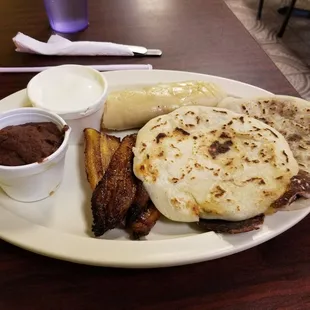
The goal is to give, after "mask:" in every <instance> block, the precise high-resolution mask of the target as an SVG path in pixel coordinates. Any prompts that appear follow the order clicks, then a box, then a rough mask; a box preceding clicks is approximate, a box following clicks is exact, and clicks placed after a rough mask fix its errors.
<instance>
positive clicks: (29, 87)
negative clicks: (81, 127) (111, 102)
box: [26, 64, 108, 119]
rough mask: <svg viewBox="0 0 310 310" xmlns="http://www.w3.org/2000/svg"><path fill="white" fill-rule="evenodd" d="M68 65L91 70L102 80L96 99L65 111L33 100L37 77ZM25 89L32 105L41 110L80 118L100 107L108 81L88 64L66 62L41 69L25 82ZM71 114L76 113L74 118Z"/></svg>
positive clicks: (106, 90)
mask: <svg viewBox="0 0 310 310" xmlns="http://www.w3.org/2000/svg"><path fill="white" fill-rule="evenodd" d="M70 67H71V68H78V69H79V70H87V71H91V72H93V73H94V74H95V75H96V76H98V78H99V79H100V80H101V81H102V84H103V91H102V93H101V94H100V96H99V97H98V98H97V99H94V101H93V102H91V103H90V104H89V106H88V107H87V108H82V109H76V110H74V109H71V110H65V111H57V110H52V109H49V108H47V107H45V106H44V104H43V103H42V102H38V101H36V100H34V98H33V87H35V83H36V82H37V80H38V79H40V77H41V76H42V75H44V74H49V72H51V71H57V70H62V69H64V68H70ZM26 90H27V96H28V98H29V100H30V101H31V103H32V105H33V106H34V107H36V108H40V109H43V110H46V111H49V112H53V113H57V114H58V115H60V116H62V117H64V118H67V119H78V118H81V117H83V116H88V115H90V114H93V113H95V112H96V111H98V110H99V109H100V107H101V101H102V100H103V99H104V97H105V96H107V93H108V82H107V80H106V78H105V76H104V75H102V74H101V73H100V72H99V71H98V70H95V69H93V68H91V67H88V66H83V65H74V64H72V65H70V64H68V65H60V66H55V67H51V68H49V69H46V70H43V71H42V72H40V73H38V74H37V75H35V76H34V77H33V78H32V79H31V80H30V81H29V83H28V84H27V88H26ZM66 114H69V115H70V117H66V116H65V115H66ZM72 114H76V118H74V117H72Z"/></svg>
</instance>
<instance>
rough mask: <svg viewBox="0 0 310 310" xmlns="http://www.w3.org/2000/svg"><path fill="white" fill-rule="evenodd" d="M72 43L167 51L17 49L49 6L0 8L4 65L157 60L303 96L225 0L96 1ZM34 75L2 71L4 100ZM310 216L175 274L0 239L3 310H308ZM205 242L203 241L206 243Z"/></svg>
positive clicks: (37, 31)
mask: <svg viewBox="0 0 310 310" xmlns="http://www.w3.org/2000/svg"><path fill="white" fill-rule="evenodd" d="M89 2H90V27H89V28H88V29H87V30H86V31H84V32H82V33H79V34H77V35H73V36H68V37H69V38H72V39H87V40H104V41H113V42H120V43H127V44H137V45H145V46H147V47H155V48H161V49H162V50H163V52H164V54H163V56H162V57H161V58H128V59H125V58H116V57H110V58H108V57H95V58H91V57H76V58H71V57H44V56H37V55H27V54H19V53H16V52H14V46H13V43H12V40H11V39H12V37H13V36H14V35H15V34H16V33H17V32H18V31H22V32H24V33H25V34H28V35H30V36H33V37H35V38H37V39H41V40H46V39H47V38H48V37H49V35H50V34H51V31H50V29H49V28H48V23H47V19H46V16H45V13H44V7H43V1H41V0H32V1H27V2H25V1H23V0H2V1H1V2H0V29H1V31H0V42H1V46H0V66H42V65H52V64H64V63H81V64H92V63H93V64H94V63H96V64H97V63H102V64H108V63H151V64H153V66H154V68H158V69H159V68H160V69H176V70H186V71H196V72H202V73H208V74H215V75H220V76H224V77H229V78H233V79H237V80H240V81H244V82H247V83H250V84H254V85H257V86H260V87H262V88H265V89H267V90H269V91H272V92H275V93H282V94H290V95H297V93H296V91H295V90H294V89H293V88H292V87H291V85H290V84H289V82H288V81H287V80H286V79H285V78H284V76H283V75H282V74H281V73H280V71H278V70H277V68H276V67H275V65H274V64H273V63H272V62H271V60H270V59H269V58H268V56H267V55H266V54H265V53H264V52H263V50H262V49H261V48H260V47H259V46H258V45H257V43H256V42H255V41H254V39H253V38H252V37H251V36H250V35H249V34H248V32H247V31H246V30H245V28H243V26H242V25H241V23H240V22H239V21H238V20H237V19H236V18H235V16H234V15H233V14H232V12H231V11H230V10H229V9H228V7H227V6H226V5H225V4H224V2H222V1H221V0H153V1H152V0H100V1H99V0H93V1H91V0H90V1H89ZM31 77H32V75H29V74H1V75H0V98H3V97H5V96H7V95H9V94H10V93H12V92H15V91H17V90H19V89H22V88H24V87H25V86H26V84H27V82H28V81H29V79H30V78H31ZM308 223H310V222H309V218H307V219H305V220H303V221H302V222H301V223H299V224H298V225H297V226H295V227H294V228H292V229H291V230H289V231H288V232H286V233H284V234H282V235H281V236H279V237H277V238H276V239H273V240H271V241H269V242H267V243H265V244H262V245H260V246H258V247H256V248H253V249H250V250H247V251H245V252H242V253H239V254H235V255H233V256H230V257H226V258H223V259H219V260H215V261H210V262H205V263H200V264H195V265H189V266H182V267H175V268H164V269H153V270H122V269H108V268H99V267H90V266H83V265H77V264H73V263H67V262H62V261H57V260H53V259H50V258H46V257H43V256H39V255H36V254H32V253H30V252H27V251H25V250H21V249H19V248H17V247H14V246H12V245H10V244H7V243H5V242H3V241H0V309H5V310H6V309H34V310H35V309H40V310H41V309H42V310H44V309H97V308H98V309H236V310H241V309H264V310H267V309H294V310H296V309H310V268H309V257H310V238H308V233H307V231H308ZM201 246H203V245H201Z"/></svg>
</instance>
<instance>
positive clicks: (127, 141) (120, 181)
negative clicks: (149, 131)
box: [91, 135, 136, 237]
mask: <svg viewBox="0 0 310 310" xmlns="http://www.w3.org/2000/svg"><path fill="white" fill-rule="evenodd" d="M135 142H136V135H129V136H126V137H125V138H124V139H123V140H122V142H121V144H120V146H119V147H118V149H117V150H116V151H115V153H114V155H113V156H112V159H111V161H110V164H109V166H108V168H107V170H106V172H105V174H104V175H103V177H102V179H101V181H100V182H99V183H98V185H97V186H96V188H95V190H94V192H93V195H92V199H91V205H92V213H93V219H94V223H93V227H92V230H93V232H94V235H95V236H96V237H98V236H101V235H103V234H104V233H105V232H106V231H108V230H110V229H113V228H116V227H118V226H119V225H121V223H122V221H123V220H124V218H125V216H126V214H127V211H128V209H129V207H130V206H131V204H132V203H133V201H134V198H135V194H136V182H135V177H134V174H133V171H132V161H133V156H134V155H133V152H132V148H133V147H134V145H135Z"/></svg>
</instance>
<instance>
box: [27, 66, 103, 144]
mask: <svg viewBox="0 0 310 310" xmlns="http://www.w3.org/2000/svg"><path fill="white" fill-rule="evenodd" d="M72 77H74V82H73V79H72ZM79 79H81V81H85V80H87V79H89V80H91V81H92V82H93V83H98V85H101V86H102V90H101V93H100V95H98V97H97V98H95V99H93V100H90V99H88V98H86V97H85V105H84V107H83V108H77V107H75V106H74V101H73V100H70V99H71V97H70V92H71V93H72V98H74V97H75V96H77V94H80V95H81V97H82V95H84V94H83V93H81V92H82V89H79V88H78V87H75V88H73V86H74V84H75V83H77V82H78V81H79ZM64 85H67V88H66V89H65V90H64V89H63V88H64ZM44 92H48V93H57V96H56V95H55V97H58V98H59V97H62V96H65V97H63V98H66V100H67V101H66V102H67V104H64V106H62V109H61V110H57V108H56V107H55V106H53V104H51V103H47V102H44V99H43V97H44V96H43V95H42V94H43V93H44ZM62 92H64V94H63V95H62ZM27 95H28V98H29V100H30V102H31V103H32V105H33V106H34V107H36V108H40V109H44V110H46V111H50V112H53V113H57V114H58V115H59V116H60V117H61V118H63V119H64V120H65V121H66V122H67V124H68V125H69V126H70V128H71V129H72V132H71V136H70V141H69V144H73V145H76V144H83V141H84V136H83V130H84V129H85V128H88V127H90V128H94V129H96V130H98V131H100V127H101V119H102V114H103V110H104V104H105V101H106V99H107V96H108V82H107V80H106V79H105V77H104V76H103V75H102V74H101V73H100V72H99V71H97V70H95V69H92V68H90V67H87V66H81V65H62V66H56V67H53V68H50V69H47V70H44V71H42V72H40V73H39V74H37V75H36V76H34V77H33V78H32V79H31V80H30V82H29V83H28V85H27Z"/></svg>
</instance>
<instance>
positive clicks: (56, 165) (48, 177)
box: [0, 108, 71, 202]
mask: <svg viewBox="0 0 310 310" xmlns="http://www.w3.org/2000/svg"><path fill="white" fill-rule="evenodd" d="M30 122H34V123H38V122H53V123H55V124H56V125H57V126H58V128H59V129H60V130H63V129H64V127H65V126H66V125H67V124H66V122H65V121H64V120H63V119H62V118H61V117H59V116H58V115H57V114H55V113H51V112H48V111H45V110H42V109H37V108H19V109H14V110H10V111H7V112H4V113H1V114H0V129H2V128H4V127H7V126H11V125H21V124H25V123H30ZM70 132H71V129H70V127H68V129H67V130H66V131H65V134H64V140H63V142H62V144H61V145H60V147H59V148H58V149H57V150H56V151H55V152H54V153H53V154H51V155H50V156H48V157H46V158H44V159H43V161H42V162H40V163H33V164H28V165H23V166H3V165H0V187H1V188H2V189H3V190H4V192H5V193H6V194H7V195H8V196H10V197H11V198H13V199H15V200H18V201H22V202H33V201H38V200H41V199H44V198H46V197H48V196H50V195H52V194H53V193H54V192H55V191H56V190H57V189H58V187H59V186H60V184H61V181H62V179H63V172H64V164H65V155H66V152H67V149H68V142H69V136H70Z"/></svg>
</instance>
